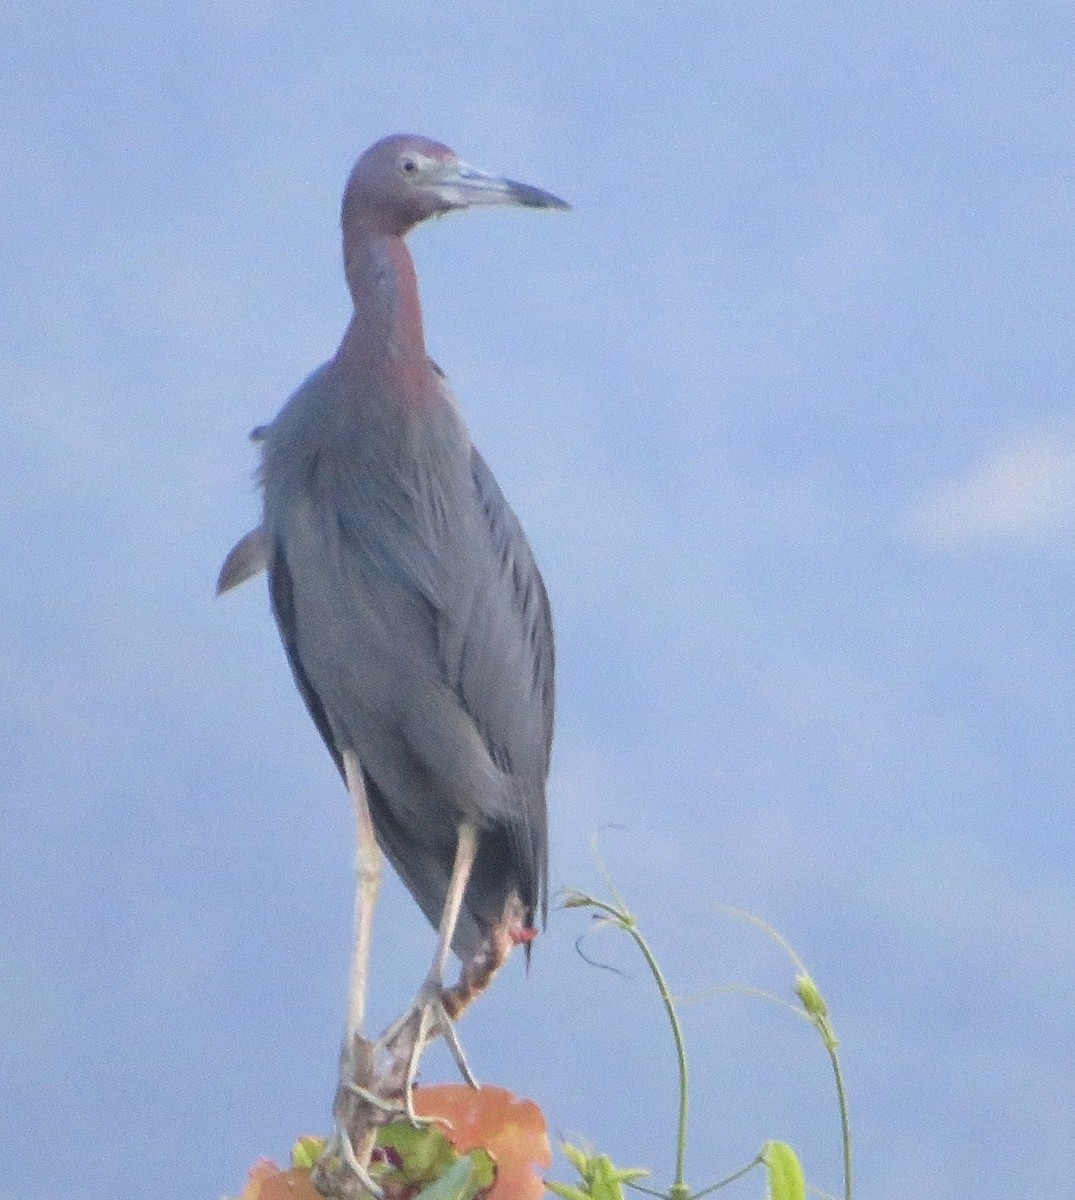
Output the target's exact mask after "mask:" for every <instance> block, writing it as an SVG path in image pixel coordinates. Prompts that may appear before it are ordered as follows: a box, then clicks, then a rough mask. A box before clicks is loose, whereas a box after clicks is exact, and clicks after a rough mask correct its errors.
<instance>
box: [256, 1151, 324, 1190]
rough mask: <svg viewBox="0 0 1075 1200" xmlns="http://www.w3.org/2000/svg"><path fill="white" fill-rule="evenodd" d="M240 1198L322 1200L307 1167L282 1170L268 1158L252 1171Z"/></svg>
mask: <svg viewBox="0 0 1075 1200" xmlns="http://www.w3.org/2000/svg"><path fill="white" fill-rule="evenodd" d="M239 1200H321V1196H320V1195H319V1194H318V1192H317V1191H316V1189H315V1188H314V1185H313V1184H312V1183H311V1182H310V1172H309V1171H307V1170H305V1169H292V1170H290V1171H281V1170H280V1168H279V1167H278V1166H277V1165H276V1164H275V1163H272V1162H269V1160H268V1159H267V1158H263V1159H262V1160H261V1162H259V1163H258V1164H257V1166H256V1167H254V1168H253V1170H252V1171H251V1172H250V1175H249V1177H248V1178H247V1181H246V1187H245V1188H243V1194H242V1196H240V1197H239Z"/></svg>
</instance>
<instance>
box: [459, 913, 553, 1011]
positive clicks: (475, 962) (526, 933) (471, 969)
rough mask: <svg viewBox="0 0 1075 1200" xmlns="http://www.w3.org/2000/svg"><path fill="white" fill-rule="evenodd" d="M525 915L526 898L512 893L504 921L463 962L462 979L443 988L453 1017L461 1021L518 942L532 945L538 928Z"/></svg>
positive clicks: (494, 927) (503, 917)
mask: <svg viewBox="0 0 1075 1200" xmlns="http://www.w3.org/2000/svg"><path fill="white" fill-rule="evenodd" d="M525 917H526V911H525V909H524V908H523V905H522V902H521V901H520V900H519V897H518V896H517V895H516V894H515V893H512V894H511V895H510V896H509V897H508V899H507V901H506V903H505V905H504V912H503V915H502V916H501V918H500V921H499V922H498V923H497V924H496V925H494V926H493V927H492V929H490V930H489V931H488V932H487V933H486V935H485V937H484V939H483V940H482V944H481V946H480V947H479V949H478V950H477V952H476V953H475V954H474V955H473V956H472V957H471V958H469V959H467V961H466V962H465V963H464V964H463V969H462V971H460V973H459V979H458V981H457V982H456V983H455V984H453V985H452V987H450V988H445V989H444V990H443V991H442V992H441V997H440V998H441V1004H442V1005H443V1007H444V1011H445V1013H446V1014H447V1016H448V1018H449V1020H452V1021H458V1020H459V1018H460V1017H461V1016H462V1015H463V1013H464V1012H466V1010H467V1009H468V1008H469V1007H470V1006H471V1005H472V1004H473V1003H474V1001H475V1000H477V998H478V997H479V996H480V995H481V994H482V993H483V992H484V991H486V989H487V988H488V987H489V985H490V984H491V983H492V982H493V979H494V977H495V976H496V973H497V972H498V971H499V970H500V968H501V967H502V966H503V965H504V964H505V963H506V962H507V961H508V955H509V954H511V952H512V950H513V949H514V948H515V947H516V946H518V945H520V944H524V945H527V946H528V945H529V943H530V942H531V941H533V939H534V937H535V936H536V931H535V930H533V929H530V928H528V927H527V923H526V920H525Z"/></svg>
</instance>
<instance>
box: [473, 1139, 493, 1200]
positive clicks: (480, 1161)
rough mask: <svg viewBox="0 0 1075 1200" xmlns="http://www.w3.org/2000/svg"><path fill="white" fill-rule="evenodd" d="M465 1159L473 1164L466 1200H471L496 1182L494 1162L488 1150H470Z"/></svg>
mask: <svg viewBox="0 0 1075 1200" xmlns="http://www.w3.org/2000/svg"><path fill="white" fill-rule="evenodd" d="M467 1158H469V1159H470V1160H471V1162H473V1164H474V1172H473V1174H472V1175H471V1179H470V1183H471V1189H470V1191H469V1192H468V1193H467V1200H473V1198H474V1197H475V1196H477V1195H478V1194H479V1193H480V1192H485V1191H488V1189H489V1188H491V1187H492V1186H493V1184H494V1183H495V1182H496V1160H495V1159H494V1158H493V1156H492V1155H491V1154H490V1153H489V1151H488V1150H471V1152H470V1153H469V1154H468V1155H467Z"/></svg>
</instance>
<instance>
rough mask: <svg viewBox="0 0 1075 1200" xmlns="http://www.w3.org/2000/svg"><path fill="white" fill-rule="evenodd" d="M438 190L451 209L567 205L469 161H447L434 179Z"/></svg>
mask: <svg viewBox="0 0 1075 1200" xmlns="http://www.w3.org/2000/svg"><path fill="white" fill-rule="evenodd" d="M436 188H437V193H438V194H439V196H440V197H441V199H442V200H444V202H445V203H446V204H448V205H449V206H450V207H452V208H472V207H473V206H474V205H477V204H511V205H520V206H522V207H523V208H562V209H566V208H570V207H571V205H570V204H568V203H567V201H566V200H561V199H560V197H559V196H554V195H553V194H552V193H551V192H546V191H542V189H541V188H538V187H533V186H532V185H531V184H529V183H518V182H516V181H515V180H514V179H504V178H503V177H502V176H500V175H490V174H489V172H488V171H482V170H480V169H479V168H478V167H472V166H471V165H470V164H469V163H465V162H459V161H456V162H454V163H451V164H447V165H445V167H444V170H443V171H442V172H441V173H440V177H439V178H438V179H437V181H436Z"/></svg>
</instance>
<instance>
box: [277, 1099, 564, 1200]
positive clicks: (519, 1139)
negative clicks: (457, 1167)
mask: <svg viewBox="0 0 1075 1200" xmlns="http://www.w3.org/2000/svg"><path fill="white" fill-rule="evenodd" d="M414 1107H415V1109H416V1110H417V1112H418V1115H419V1116H422V1117H444V1118H445V1120H448V1121H451V1123H452V1125H451V1128H450V1129H447V1128H446V1129H445V1131H444V1132H445V1134H446V1135H447V1137H448V1140H449V1141H450V1142H451V1143H452V1145H453V1146H454V1147H455V1148H456V1149H457V1150H458V1151H459V1152H460V1154H466V1153H467V1152H468V1151H470V1150H477V1149H482V1150H487V1151H488V1152H489V1154H490V1155H491V1156H492V1157H493V1159H494V1161H495V1162H496V1168H497V1170H496V1183H494V1184H493V1186H492V1188H491V1190H490V1191H489V1193H488V1196H487V1200H541V1197H542V1196H544V1194H545V1184H544V1183H543V1182H542V1179H541V1175H540V1174H539V1173H538V1171H537V1170H535V1168H537V1167H544V1168H548V1166H549V1164H550V1163H551V1162H552V1147H551V1146H550V1145H549V1131H548V1127H547V1126H546V1124H545V1117H544V1115H543V1114H542V1112H541V1109H540V1108H538V1106H537V1105H536V1104H535V1103H534V1102H533V1101H532V1100H520V1099H519V1098H518V1097H516V1096H513V1095H512V1094H511V1092H508V1091H505V1090H504V1088H498V1087H488V1086H486V1087H481V1088H472V1087H469V1086H468V1085H467V1084H462V1083H453V1084H439V1085H436V1086H433V1087H423V1088H416V1089H415V1093H414ZM256 1200H270V1198H269V1197H268V1196H265V1195H262V1196H260V1197H257V1198H256ZM272 1200H276V1198H275V1197H273V1198H272Z"/></svg>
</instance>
